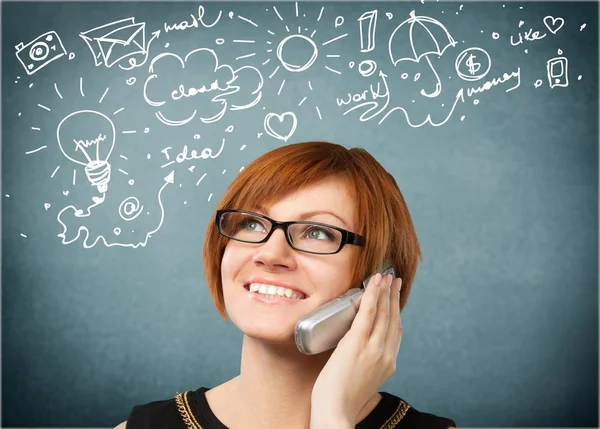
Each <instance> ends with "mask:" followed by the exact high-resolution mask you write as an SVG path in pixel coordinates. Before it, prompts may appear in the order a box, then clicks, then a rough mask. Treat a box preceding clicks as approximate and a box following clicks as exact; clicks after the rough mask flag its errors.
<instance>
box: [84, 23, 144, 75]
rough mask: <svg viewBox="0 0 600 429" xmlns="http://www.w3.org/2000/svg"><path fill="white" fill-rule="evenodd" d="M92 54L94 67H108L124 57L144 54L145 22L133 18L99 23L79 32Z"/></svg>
mask: <svg viewBox="0 0 600 429" xmlns="http://www.w3.org/2000/svg"><path fill="white" fill-rule="evenodd" d="M79 37H81V38H82V39H83V40H84V41H85V43H86V44H87V46H88V48H89V49H90V51H91V52H92V55H93V56H94V63H95V64H96V67H98V66H100V65H102V64H104V66H105V67H107V68H110V67H112V66H113V65H115V64H117V63H119V62H120V61H122V60H123V59H125V58H128V57H131V56H134V55H146V54H147V51H146V23H145V22H141V23H137V24H136V23H135V18H134V17H131V18H125V19H121V20H119V21H115V22H111V23H108V24H104V25H101V26H100V27H96V28H92V29H91V30H87V31H84V32H82V33H79Z"/></svg>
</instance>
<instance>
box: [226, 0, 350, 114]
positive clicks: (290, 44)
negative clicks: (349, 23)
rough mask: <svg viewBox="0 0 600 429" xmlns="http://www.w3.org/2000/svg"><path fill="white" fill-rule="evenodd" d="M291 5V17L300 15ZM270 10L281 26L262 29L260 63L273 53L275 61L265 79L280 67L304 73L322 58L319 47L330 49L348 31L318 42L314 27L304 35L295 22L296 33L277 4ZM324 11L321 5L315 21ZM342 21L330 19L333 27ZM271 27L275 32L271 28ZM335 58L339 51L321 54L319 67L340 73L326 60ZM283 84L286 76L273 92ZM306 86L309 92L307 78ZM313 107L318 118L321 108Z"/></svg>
mask: <svg viewBox="0 0 600 429" xmlns="http://www.w3.org/2000/svg"><path fill="white" fill-rule="evenodd" d="M294 5H295V17H296V18H298V17H299V15H300V11H299V6H298V2H295V3H294ZM271 9H272V11H273V13H274V14H275V16H276V17H277V18H278V19H279V22H281V23H282V25H283V26H284V28H277V27H273V26H271V28H269V29H267V30H266V31H267V33H268V34H269V35H270V36H269V38H268V39H267V40H266V45H267V46H266V48H267V49H266V54H267V59H266V60H265V61H263V62H262V65H263V66H265V67H266V66H267V64H269V63H270V62H271V60H272V59H273V58H272V57H273V55H274V56H275V60H276V65H275V66H274V68H272V69H271V71H270V72H269V73H268V78H269V79H273V78H274V77H275V76H276V75H277V73H278V72H279V71H280V70H282V72H283V71H286V72H290V73H302V72H306V71H307V70H309V69H311V68H312V67H314V66H315V64H316V62H317V61H318V59H319V58H320V57H323V55H320V52H319V51H320V49H328V48H331V47H333V46H335V42H337V41H339V40H343V39H344V38H345V37H347V36H348V33H343V34H339V35H337V36H335V37H332V38H329V39H326V40H324V41H322V42H321V40H318V37H315V34H316V33H317V30H316V29H313V30H312V31H311V32H310V35H306V34H303V29H302V27H303V26H302V25H298V27H297V33H293V32H292V30H290V25H288V24H286V23H285V19H284V17H283V15H282V13H281V12H280V11H279V9H277V6H272V7H271ZM324 10H325V7H324V6H323V7H321V8H320V10H319V13H318V16H317V18H316V22H320V21H321V19H322V17H323V12H324ZM267 11H268V12H270V11H269V9H267ZM238 17H239V16H238ZM239 18H240V19H242V20H243V21H244V22H247V23H249V24H250V25H252V26H253V27H256V28H260V27H259V25H258V24H256V23H255V22H253V21H251V20H249V19H247V18H243V17H239ZM275 22H278V21H275ZM343 23H344V18H343V17H342V16H338V17H336V19H335V22H334V28H338V27H341V26H342V25H343ZM273 29H274V30H275V31H273ZM309 31H310V28H308V27H305V28H304V32H306V33H307V34H308V32H309ZM282 34H283V36H281V35H282ZM233 42H234V43H250V44H253V43H255V40H253V39H236V40H233ZM274 46H277V47H276V48H275V49H274V48H273V47H274ZM324 47H327V48H324ZM255 55H256V52H252V53H249V54H246V55H242V56H239V57H237V59H244V58H249V57H252V56H255ZM339 57H340V54H339V53H337V52H336V51H333V52H332V53H328V54H325V58H326V59H327V64H325V65H324V66H323V68H324V69H325V70H327V71H328V72H331V73H333V74H336V75H341V74H342V72H341V71H340V70H339V69H338V68H336V66H334V65H333V64H331V63H330V61H331V60H330V59H335V58H339ZM285 83H286V78H285V76H284V77H283V78H282V80H281V82H280V84H279V90H278V91H277V95H280V94H281V93H282V91H283V89H284V86H285ZM307 85H308V88H309V90H310V91H313V86H312V82H311V81H310V80H308V81H307ZM306 98H308V97H305V98H303V99H302V101H301V102H300V105H301V104H302V103H304V101H305V100H306ZM315 110H316V112H317V116H318V118H319V119H322V115H321V109H320V108H319V106H318V105H315Z"/></svg>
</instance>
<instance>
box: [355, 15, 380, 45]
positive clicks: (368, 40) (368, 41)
mask: <svg viewBox="0 0 600 429" xmlns="http://www.w3.org/2000/svg"><path fill="white" fill-rule="evenodd" d="M358 22H359V30H360V52H371V51H372V50H374V49H375V30H376V28H377V9H375V10H371V11H369V12H365V13H363V14H362V15H361V16H360V18H358Z"/></svg>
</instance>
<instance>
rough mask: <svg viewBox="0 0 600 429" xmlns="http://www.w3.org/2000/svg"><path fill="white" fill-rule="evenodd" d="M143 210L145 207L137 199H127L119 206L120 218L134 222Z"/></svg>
mask: <svg viewBox="0 0 600 429" xmlns="http://www.w3.org/2000/svg"><path fill="white" fill-rule="evenodd" d="M143 210H144V206H143V205H141V204H140V201H139V200H138V199H137V198H136V197H127V198H125V199H124V200H123V201H121V204H119V216H121V219H123V220H125V221H127V222H129V221H132V220H134V219H135V218H136V217H138V216H139V215H140V214H141V213H142V211H143Z"/></svg>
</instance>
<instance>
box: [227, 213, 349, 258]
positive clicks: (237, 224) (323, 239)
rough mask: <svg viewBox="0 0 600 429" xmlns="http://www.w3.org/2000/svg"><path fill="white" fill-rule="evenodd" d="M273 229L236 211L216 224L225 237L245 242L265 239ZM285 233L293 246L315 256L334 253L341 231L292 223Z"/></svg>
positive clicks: (253, 216)
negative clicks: (316, 254)
mask: <svg viewBox="0 0 600 429" xmlns="http://www.w3.org/2000/svg"><path fill="white" fill-rule="evenodd" d="M272 226H273V225H272V224H271V222H269V221H268V220H267V219H264V218H261V217H258V216H255V215H252V214H250V213H237V212H233V213H232V212H227V213H223V215H222V216H221V219H220V222H219V227H220V229H221V231H222V232H223V234H224V235H226V236H228V237H229V238H232V239H234V240H238V241H244V242H247V243H257V242H259V241H261V240H262V239H264V238H265V236H266V235H267V234H269V232H270V231H271V228H272ZM288 234H289V237H290V240H291V241H292V244H293V245H294V247H296V248H298V249H300V250H306V251H309V252H316V253H329V252H335V251H336V250H337V249H338V248H339V246H340V243H341V241H342V233H341V232H340V231H338V230H336V229H333V228H328V227H326V226H323V225H317V224H310V223H295V224H292V225H290V226H289V228H288Z"/></svg>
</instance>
